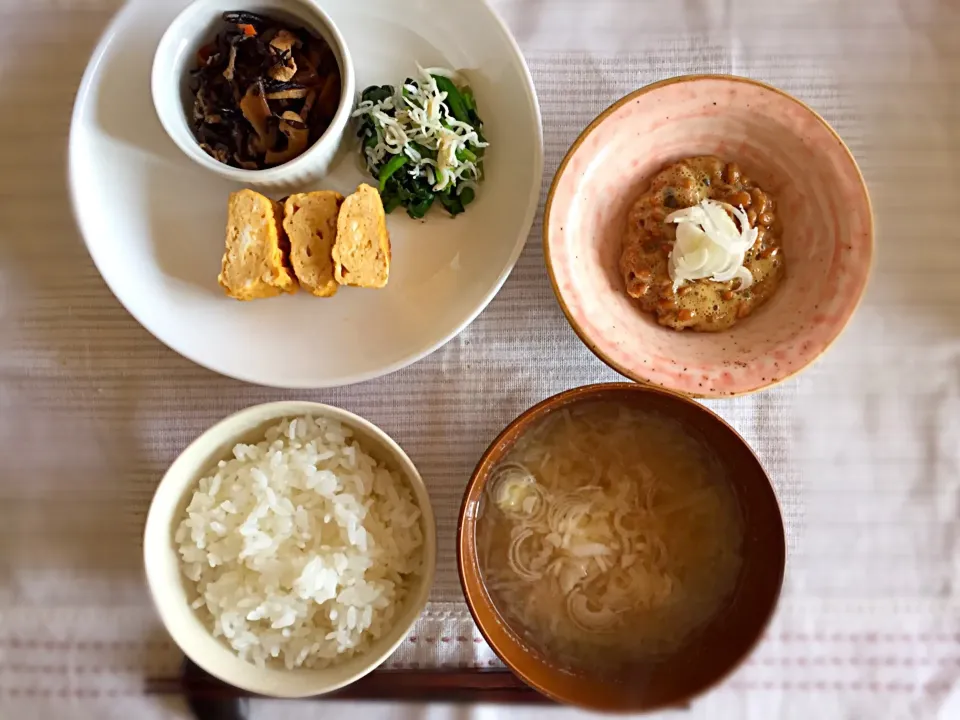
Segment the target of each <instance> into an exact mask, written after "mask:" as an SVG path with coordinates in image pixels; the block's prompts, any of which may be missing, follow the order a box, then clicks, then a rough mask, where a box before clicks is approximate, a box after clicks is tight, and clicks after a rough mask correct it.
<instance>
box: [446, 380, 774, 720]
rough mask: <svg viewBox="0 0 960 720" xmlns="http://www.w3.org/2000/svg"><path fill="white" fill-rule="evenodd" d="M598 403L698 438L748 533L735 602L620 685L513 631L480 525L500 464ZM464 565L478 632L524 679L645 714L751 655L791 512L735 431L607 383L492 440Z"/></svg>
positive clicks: (470, 494) (701, 410)
mask: <svg viewBox="0 0 960 720" xmlns="http://www.w3.org/2000/svg"><path fill="white" fill-rule="evenodd" d="M598 401H599V402H611V403H616V404H617V405H630V406H633V407H636V408H638V409H641V410H645V411H651V412H656V413H658V414H661V415H664V416H666V417H670V418H672V419H674V420H677V421H678V422H680V423H681V424H683V425H684V426H685V427H687V428H689V429H690V430H691V431H693V432H695V433H696V434H697V435H699V436H700V438H701V439H702V440H703V442H704V443H706V444H707V445H708V446H709V447H711V448H712V449H713V450H714V452H715V453H716V455H717V457H718V458H719V459H720V461H721V463H722V464H723V469H724V476H725V478H726V480H727V482H729V484H730V488H731V489H732V490H733V493H734V495H735V496H736V498H737V504H738V505H739V507H740V512H741V516H742V520H743V528H744V538H743V546H742V553H743V565H742V567H741V569H740V575H739V577H738V579H737V585H736V589H735V590H734V592H733V596H732V597H731V598H730V600H729V601H728V602H727V603H726V605H725V606H724V607H723V608H721V609H720V611H719V612H718V613H717V615H716V616H714V618H713V619H712V620H711V621H710V622H709V623H708V624H707V625H706V626H705V627H704V628H703V629H701V630H699V631H697V633H696V634H695V636H694V637H692V638H691V639H690V640H688V641H687V642H686V643H685V644H684V645H682V646H681V648H680V649H679V650H678V651H677V652H676V653H673V654H671V655H668V656H667V657H665V658H662V659H660V660H659V661H657V662H651V663H644V664H637V665H636V666H631V667H629V668H624V670H623V671H622V672H621V675H620V678H621V679H619V680H618V679H615V678H612V677H610V676H608V675H600V674H587V673H585V672H581V671H577V672H572V671H569V670H566V669H563V668H561V667H560V666H558V665H554V664H553V663H552V662H551V661H550V659H549V658H546V657H544V656H543V655H541V654H540V653H539V652H537V651H536V650H534V649H532V648H531V647H530V645H528V644H527V643H525V642H524V641H523V639H522V628H516V627H511V626H510V625H509V624H508V622H507V621H506V620H505V619H504V618H503V616H502V615H501V614H500V613H499V611H498V610H497V608H496V606H495V605H494V602H493V598H492V597H491V595H490V593H489V592H488V590H487V587H486V584H485V582H484V574H483V569H482V568H481V567H480V565H479V562H478V559H477V542H476V530H477V521H478V519H479V518H480V517H481V516H482V513H483V505H484V503H483V496H484V492H485V490H486V484H487V482H488V481H489V479H490V477H491V475H492V471H493V470H494V468H496V467H497V466H498V465H499V463H500V462H501V460H502V459H503V457H504V456H505V455H506V454H507V453H508V452H509V451H510V449H511V448H512V447H513V446H514V445H515V444H516V443H517V441H518V440H519V439H520V438H522V437H523V436H524V435H525V434H526V433H527V432H529V431H530V430H531V429H532V428H534V427H536V426H537V425H539V424H540V422H541V421H542V420H543V419H544V418H546V417H547V416H548V415H550V414H551V413H554V412H559V411H562V410H564V409H569V408H571V407H573V406H575V405H577V404H579V403H594V402H598ZM457 566H458V569H459V571H460V582H461V584H462V585H463V594H464V597H465V598H466V601H467V606H468V607H469V608H470V613H471V614H472V615H473V619H474V620H475V621H476V623H477V627H478V628H479V629H480V632H481V633H482V634H483V636H484V637H485V638H486V640H487V643H488V644H489V645H490V647H491V648H493V650H494V652H496V653H497V655H498V656H499V657H500V659H502V660H503V661H504V663H506V665H507V666H508V667H509V668H510V669H511V670H512V671H513V672H514V673H515V674H516V675H517V676H518V677H520V678H521V679H522V680H523V681H524V682H526V683H527V684H528V685H530V686H531V687H533V688H535V689H537V690H539V691H540V692H541V693H543V694H544V695H547V696H548V697H551V698H553V699H554V700H556V701H558V702H563V703H568V704H571V705H577V706H579V707H583V708H588V709H591V710H602V711H607V712H641V711H649V710H655V709H658V708H668V707H679V706H682V705H684V704H686V703H688V702H689V701H690V700H691V699H693V698H694V697H696V696H697V695H699V694H701V693H703V692H705V691H707V690H708V689H709V688H711V687H713V686H715V685H716V684H717V683H719V682H721V681H722V680H723V679H724V678H725V677H727V676H728V675H729V674H730V673H732V672H733V671H734V670H735V669H736V668H737V667H738V666H739V665H740V664H741V663H742V662H743V661H744V660H745V659H746V658H747V657H748V656H749V654H750V652H751V651H752V650H753V648H754V646H755V645H756V644H757V642H758V641H759V640H760V638H761V637H762V635H763V633H764V631H765V630H766V627H767V624H768V622H769V621H770V618H771V617H772V616H773V612H774V610H775V609H776V606H777V602H778V600H779V597H780V589H781V586H782V584H783V575H784V569H785V566H786V541H785V538H784V527H783V516H782V514H781V512H780V506H779V505H778V503H777V498H776V495H775V493H774V490H773V486H772V485H771V483H770V479H769V477H768V476H767V474H766V472H765V471H764V469H763V466H762V465H761V464H760V461H759V460H758V459H757V457H756V456H755V455H754V454H753V451H752V450H751V449H750V446H749V445H747V443H746V441H744V439H743V438H742V437H740V435H738V434H737V431H736V430H734V429H733V428H732V427H730V426H729V425H728V424H727V423H725V422H724V421H723V420H722V419H721V418H720V417H719V416H717V415H716V414H714V413H713V412H711V411H710V410H708V409H707V408H705V407H704V406H703V405H701V404H700V403H698V402H695V401H693V400H690V399H689V398H687V397H685V396H683V395H680V394H679V393H673V392H667V391H664V390H660V389H656V388H651V387H645V386H643V385H637V384H635V383H606V384H601V385H587V386H585V387H579V388H574V389H572V390H567V391H565V392H562V393H560V394H558V395H554V396H553V397H551V398H547V399H546V400H544V401H543V402H541V403H539V404H538V405H535V406H534V407H532V408H530V409H529V410H527V411H526V412H525V413H523V414H522V415H520V417H518V418H517V419H516V420H514V421H513V422H512V423H510V424H509V425H508V426H507V427H506V429H505V430H504V431H503V432H502V433H500V435H499V436H497V438H496V439H495V440H494V441H493V442H492V443H491V444H490V447H489V448H487V451H486V452H485V453H484V454H483V457H481V458H480V462H479V463H478V464H477V467H476V469H475V470H474V471H473V476H472V477H471V478H470V482H469V483H467V488H466V490H465V491H464V495H463V504H462V506H461V509H460V522H459V526H458V530H457ZM624 678H626V679H624Z"/></svg>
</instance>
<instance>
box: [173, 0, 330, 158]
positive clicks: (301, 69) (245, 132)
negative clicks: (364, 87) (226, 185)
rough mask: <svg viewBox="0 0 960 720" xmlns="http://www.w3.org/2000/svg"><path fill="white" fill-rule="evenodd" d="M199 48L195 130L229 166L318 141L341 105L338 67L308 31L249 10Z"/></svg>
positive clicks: (291, 153)
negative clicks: (212, 39) (211, 40)
mask: <svg viewBox="0 0 960 720" xmlns="http://www.w3.org/2000/svg"><path fill="white" fill-rule="evenodd" d="M223 21H224V23H225V24H226V27H225V28H224V29H223V30H222V31H221V32H220V33H218V34H217V37H216V39H215V40H214V41H213V42H211V43H209V44H208V45H205V46H203V47H202V48H200V51H199V52H198V53H197V68H196V70H194V71H193V77H192V80H191V90H192V91H193V93H194V95H195V98H194V106H193V122H192V129H193V134H194V136H195V137H196V138H197V142H199V143H200V147H201V148H203V150H204V151H205V152H206V153H207V154H208V155H210V156H211V157H213V158H215V159H217V160H219V161H220V162H222V163H225V164H227V165H232V166H234V167H238V168H244V169H246V170H262V169H264V168H270V167H274V166H276V165H281V164H283V163H285V162H289V161H290V160H293V159H294V158H296V157H298V156H299V155H301V154H302V153H303V152H304V151H306V149H307V148H309V147H310V146H311V145H312V144H313V143H315V142H316V141H317V140H318V139H319V138H320V136H321V135H323V133H324V131H325V130H326V129H327V127H329V125H330V122H331V121H332V120H333V116H334V115H335V114H336V112H337V107H338V106H339V104H340V92H341V91H340V68H339V65H338V63H337V59H336V57H335V56H334V54H333V51H332V50H331V49H330V46H329V45H328V44H327V43H326V42H325V41H324V40H323V39H321V38H318V37H316V36H315V35H313V34H312V33H311V32H310V31H309V30H307V29H305V28H302V27H297V26H294V25H290V24H288V23H284V22H282V21H280V20H275V19H273V18H271V17H268V16H266V15H257V14H255V13H250V12H242V11H237V12H225V13H223Z"/></svg>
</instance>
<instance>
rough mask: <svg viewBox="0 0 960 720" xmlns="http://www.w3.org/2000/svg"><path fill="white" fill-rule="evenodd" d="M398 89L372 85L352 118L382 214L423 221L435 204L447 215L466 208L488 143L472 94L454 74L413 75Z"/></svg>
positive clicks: (433, 71) (479, 177)
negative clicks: (397, 212) (402, 214)
mask: <svg viewBox="0 0 960 720" xmlns="http://www.w3.org/2000/svg"><path fill="white" fill-rule="evenodd" d="M418 70H419V73H418V78H416V79H414V78H407V79H406V80H405V81H404V83H403V85H400V86H398V87H394V86H392V85H379V86H377V85H372V86H370V87H368V88H367V89H366V90H364V91H363V93H362V95H361V96H360V102H359V104H358V105H357V109H356V110H355V111H354V113H353V114H354V117H357V118H359V120H360V129H359V135H360V139H361V143H362V146H361V153H362V154H363V160H364V162H365V164H366V167H367V170H368V171H369V172H370V174H371V175H373V177H375V178H377V180H378V183H379V190H380V196H381V198H382V199H383V206H384V210H386V212H388V213H389V212H392V211H393V210H395V209H396V208H398V207H401V206H402V207H403V208H405V209H406V211H407V214H408V215H409V216H410V217H412V218H422V217H423V216H424V215H426V214H427V211H428V210H430V208H431V206H433V204H434V202H439V203H440V205H442V206H443V208H444V209H445V210H446V211H447V212H448V213H450V215H451V216H455V215H458V214H460V213H462V212H463V211H464V209H465V208H466V207H467V205H469V204H470V203H471V202H473V200H474V198H475V197H476V193H477V189H478V186H479V183H480V181H481V180H482V179H483V156H484V153H485V151H486V148H487V145H488V143H487V141H486V139H485V138H484V135H483V121H482V120H481V119H480V115H479V114H478V110H477V101H476V98H475V97H474V95H473V91H472V90H471V89H470V88H469V87H468V86H467V85H466V83H465V82H464V81H463V79H462V78H461V77H460V76H459V75H458V74H457V73H455V72H452V71H450V70H444V69H437V68H431V69H428V70H424V69H423V68H418Z"/></svg>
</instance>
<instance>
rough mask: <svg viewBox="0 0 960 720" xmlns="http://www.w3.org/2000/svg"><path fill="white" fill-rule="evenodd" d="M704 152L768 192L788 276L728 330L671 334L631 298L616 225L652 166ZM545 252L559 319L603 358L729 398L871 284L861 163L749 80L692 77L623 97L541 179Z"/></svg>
mask: <svg viewBox="0 0 960 720" xmlns="http://www.w3.org/2000/svg"><path fill="white" fill-rule="evenodd" d="M708 154H709V155H717V156H718V157H720V158H722V159H724V160H727V161H735V162H736V163H737V164H739V165H740V167H741V168H742V169H743V170H744V172H746V173H747V174H748V175H750V176H751V177H752V178H754V179H755V180H756V181H757V182H758V183H759V184H760V185H761V186H762V187H763V188H764V189H765V190H769V191H770V192H771V193H772V194H773V195H774V196H775V197H776V198H777V200H778V208H779V213H780V217H781V221H782V224H783V228H784V234H783V243H782V245H783V252H784V254H785V259H786V278H785V279H784V281H783V283H782V285H781V287H780V288H779V289H778V290H777V292H776V293H775V294H774V296H773V297H772V298H771V299H770V300H769V301H768V302H767V303H766V304H765V305H763V306H761V307H760V308H759V309H758V310H757V311H756V312H754V313H753V315H751V316H750V317H748V318H746V319H744V320H741V321H740V322H739V323H737V324H736V325H735V326H734V327H733V328H732V329H730V330H728V331H725V332H720V333H696V332H690V331H684V332H677V331H675V330H671V329H668V328H664V327H661V326H660V325H657V323H656V322H655V321H654V320H653V319H652V317H650V316H647V315H646V314H644V313H643V312H641V311H640V309H639V308H638V307H637V305H636V304H635V303H634V301H633V300H632V299H631V298H630V297H629V296H627V294H626V292H625V290H624V286H623V279H622V278H621V277H620V273H619V271H618V267H617V265H618V260H619V257H620V242H621V237H622V230H623V226H624V223H625V222H626V212H627V210H628V209H629V207H630V206H631V204H632V203H633V202H634V200H635V199H636V198H637V197H638V196H639V195H640V194H641V193H642V192H643V191H644V190H645V189H646V184H647V183H648V181H649V179H650V177H651V176H652V175H653V174H655V173H656V172H657V171H658V170H660V169H661V168H663V167H664V166H666V165H668V164H670V163H672V162H674V161H676V160H679V159H681V158H684V157H690V156H693V155H708ZM543 249H544V257H545V260H546V263H547V269H548V271H549V273H550V279H551V282H552V283H553V289H554V292H556V295H557V299H558V300H559V302H560V305H561V307H562V308H563V311H564V313H566V316H567V319H568V320H569V321H570V324H571V325H572V326H573V329H574V330H575V331H576V332H577V334H578V335H579V336H580V338H581V340H583V342H584V343H586V344H587V346H588V347H589V348H590V349H591V350H593V352H594V353H596V355H597V356H598V357H599V358H600V359H601V360H603V361H604V362H605V363H607V364H608V365H610V367H612V368H613V369H614V370H617V371H618V372H620V373H621V374H623V375H625V376H627V377H629V378H631V379H633V380H636V381H637V382H643V383H648V384H651V385H658V386H660V387H665V388H668V389H671V390H676V391H678V392H681V393H684V394H686V395H689V396H693V397H725V396H731V395H740V394H744V393H750V392H755V391H757V390H761V389H763V388H765V387H768V386H770V385H773V384H774V383H777V382H780V381H782V380H785V379H786V378H788V377H790V376H792V375H794V374H795V373H797V372H799V371H800V370H802V369H803V368H805V367H807V366H808V365H810V363H812V362H813V361H814V360H816V359H817V358H818V357H819V356H820V355H821V354H822V353H823V352H824V351H825V350H826V349H827V348H828V347H829V346H830V344H831V343H832V342H833V341H834V340H835V339H836V338H837V336H838V335H839V334H840V332H841V331H842V330H843V328H844V326H845V325H846V324H847V322H848V321H849V320H850V317H851V316H852V315H853V312H854V310H855V309H856V307H857V304H858V303H859V301H860V298H861V296H862V295H863V291H864V289H865V287H866V285H867V278H868V276H869V274H870V266H871V262H872V256H873V215H872V210H871V207H870V198H869V196H868V194H867V188H866V185H865V184H864V181H863V177H862V176H861V175H860V171H859V169H858V168H857V164H856V161H854V159H853V156H852V155H851V154H850V151H849V150H848V149H847V147H846V145H844V144H843V141H842V140H841V139H840V137H839V136H838V135H837V134H836V132H834V131H833V129H832V128H831V127H830V126H829V125H828V124H827V123H826V122H825V121H824V120H823V118H821V117H820V116H819V115H817V113H815V112H814V111H813V110H811V109H810V108H809V107H807V106H806V105H804V104H803V103H801V102H800V101H799V100H797V99H795V98H793V97H790V96H789V95H787V94H786V93H784V92H782V91H781V90H777V89H776V88H773V87H771V86H769V85H764V84H763V83H759V82H756V81H754V80H748V79H746V78H739V77H733V76H726V75H690V76H684V77H678V78H672V79H670V80H663V81H661V82H658V83H654V84H653V85H649V86H647V87H645V88H641V89H640V90H637V91H636V92H633V93H631V94H630V95H627V96H626V97H625V98H623V99H621V100H619V101H618V102H616V103H615V104H614V105H612V106H611V107H610V108H608V109H607V110H605V111H604V112H603V113H601V115H600V116H599V117H598V118H597V119H596V120H594V121H593V122H592V123H590V125H589V127H587V129H586V130H584V131H583V133H581V135H580V137H579V138H577V141H576V142H575V143H574V144H573V146H572V147H571V148H570V150H569V152H568V153H567V156H566V157H565V158H564V160H563V162H562V163H561V165H560V169H559V170H558V171H557V175H556V177H555V178H554V181H553V186H552V187H551V188H550V195H549V197H548V199H547V207H546V212H545V215H544V229H543Z"/></svg>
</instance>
